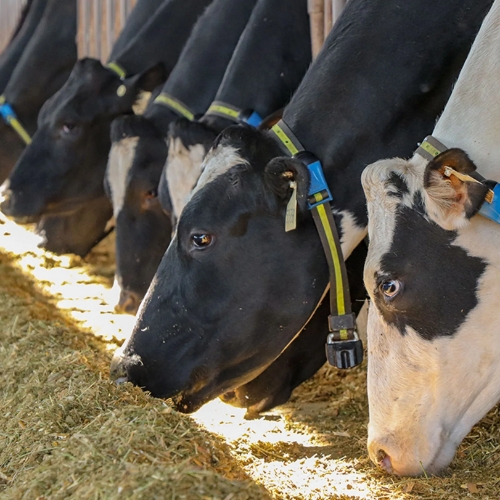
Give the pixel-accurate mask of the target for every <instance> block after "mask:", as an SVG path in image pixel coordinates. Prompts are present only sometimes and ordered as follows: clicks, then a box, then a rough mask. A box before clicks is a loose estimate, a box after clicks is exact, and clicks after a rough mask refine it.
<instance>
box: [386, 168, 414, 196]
mask: <svg viewBox="0 0 500 500" xmlns="http://www.w3.org/2000/svg"><path fill="white" fill-rule="evenodd" d="M385 187H386V192H387V194H388V196H392V197H395V198H402V197H403V195H405V194H408V193H409V192H410V190H409V189H408V184H406V181H405V180H404V179H403V177H401V176H400V175H399V174H398V173H397V172H391V175H390V176H389V178H388V179H387V180H386V181H385Z"/></svg>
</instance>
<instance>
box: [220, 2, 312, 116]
mask: <svg viewBox="0 0 500 500" xmlns="http://www.w3.org/2000/svg"><path fill="white" fill-rule="evenodd" d="M310 62H311V42H310V35H309V18H308V15H307V5H306V2H305V1H304V0H288V1H287V8H286V9H283V1H282V0H266V1H260V2H258V3H257V5H256V6H255V8H254V10H253V12H252V15H251V17H250V20H249V22H248V24H247V27H246V28H245V30H244V31H243V34H242V35H241V38H240V40H239V42H238V45H237V47H236V50H235V52H234V55H233V57H232V58H231V62H230V63H229V66H228V68H227V70H226V72H225V74H224V79H223V80H222V83H221V85H220V87H219V89H218V91H217V95H216V97H215V101H219V102H222V103H226V104H228V105H229V106H233V107H235V108H237V109H240V110H244V109H253V110H255V111H256V112H257V113H258V114H259V115H260V116H262V117H266V116H268V115H269V114H271V113H273V112H274V111H276V110H277V109H281V108H283V107H284V106H285V105H286V104H287V103H288V101H289V100H290V96H291V95H292V94H293V93H294V92H295V90H296V89H297V87H298V85H299V83H300V81H301V80H302V78H303V76H304V74H305V72H306V71H307V69H308V67H309V65H310Z"/></svg>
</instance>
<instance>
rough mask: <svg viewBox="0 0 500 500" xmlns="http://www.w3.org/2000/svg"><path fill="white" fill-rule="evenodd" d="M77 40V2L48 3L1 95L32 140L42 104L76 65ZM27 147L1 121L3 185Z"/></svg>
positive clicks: (52, 0)
mask: <svg viewBox="0 0 500 500" xmlns="http://www.w3.org/2000/svg"><path fill="white" fill-rule="evenodd" d="M42 6H43V5H42ZM34 7H37V5H36V4H34V5H33V8H34ZM36 13H37V14H39V11H38V8H37V9H36ZM27 21H28V19H27ZM75 40H76V0H71V1H68V0H48V2H47V5H46V6H45V9H44V11H43V16H42V18H41V19H40V20H39V22H38V23H37V27H36V30H35V32H34V33H33V35H32V36H31V37H30V40H29V42H28V44H27V45H26V47H25V49H24V51H23V54H22V56H21V58H20V59H19V61H18V63H17V64H16V66H15V69H14V71H13V72H12V74H11V75H10V78H9V81H8V83H7V84H6V86H5V88H4V89H3V92H2V94H3V96H4V97H5V100H6V102H7V103H9V104H10V105H11V106H12V108H13V109H14V111H15V113H16V115H17V117H18V119H19V121H20V122H21V124H22V125H23V127H24V128H25V129H26V131H27V132H28V134H29V135H31V136H32V135H33V134H34V133H35V131H36V128H37V117H38V113H39V111H40V108H41V107H42V105H43V103H44V102H45V101H46V100H47V99H48V98H49V97H50V96H52V95H53V94H54V93H55V92H57V91H58V90H59V89H60V88H61V86H62V85H63V84H64V82H65V81H66V80H67V78H68V76H69V74H70V72H71V68H72V67H73V65H74V64H75V61H76V57H77V51H76V42H75ZM25 146H26V144H25V142H24V141H23V140H22V139H21V138H20V137H19V135H18V134H17V133H16V132H15V130H14V129H13V128H12V127H11V126H10V125H8V124H7V123H5V122H4V121H3V120H1V119H0V182H3V181H4V180H5V179H6V178H7V176H8V175H9V173H10V172H11V171H12V169H13V167H14V165H15V164H16V161H17V159H18V158H19V156H20V155H21V153H22V152H23V150H24V148H25Z"/></svg>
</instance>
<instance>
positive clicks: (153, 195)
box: [146, 189, 158, 200]
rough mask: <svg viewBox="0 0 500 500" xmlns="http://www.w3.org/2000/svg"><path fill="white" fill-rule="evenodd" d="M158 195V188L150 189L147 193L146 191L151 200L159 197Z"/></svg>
mask: <svg viewBox="0 0 500 500" xmlns="http://www.w3.org/2000/svg"><path fill="white" fill-rule="evenodd" d="M157 197H158V190H157V189H150V190H149V191H148V192H147V193H146V198H147V199H148V200H151V199H153V198H157Z"/></svg>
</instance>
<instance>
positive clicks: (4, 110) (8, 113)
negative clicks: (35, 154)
mask: <svg viewBox="0 0 500 500" xmlns="http://www.w3.org/2000/svg"><path fill="white" fill-rule="evenodd" d="M0 116H1V117H2V118H3V119H4V121H5V123H6V124H7V125H10V126H11V127H12V128H13V129H14V130H15V132H16V133H17V135H18V136H19V137H20V138H21V139H22V140H23V141H24V143H25V144H26V145H28V144H30V143H31V137H30V135H29V134H28V132H26V129H25V128H24V127H23V126H22V125H21V122H20V121H19V120H18V118H17V116H16V113H15V112H14V109H12V106H11V105H10V104H9V103H8V102H7V101H6V100H5V97H4V96H3V95H0Z"/></svg>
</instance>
